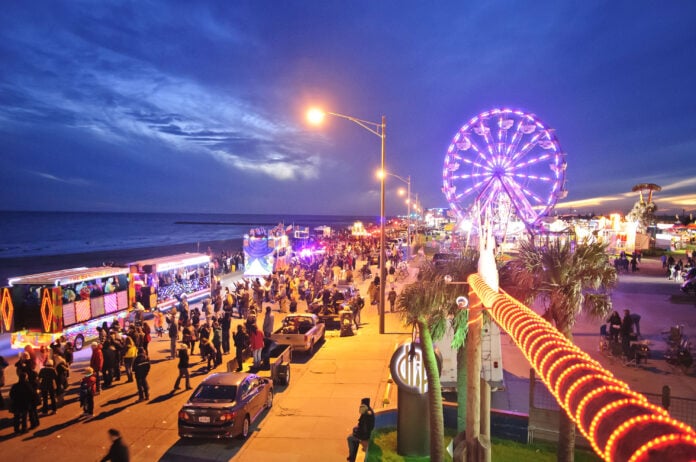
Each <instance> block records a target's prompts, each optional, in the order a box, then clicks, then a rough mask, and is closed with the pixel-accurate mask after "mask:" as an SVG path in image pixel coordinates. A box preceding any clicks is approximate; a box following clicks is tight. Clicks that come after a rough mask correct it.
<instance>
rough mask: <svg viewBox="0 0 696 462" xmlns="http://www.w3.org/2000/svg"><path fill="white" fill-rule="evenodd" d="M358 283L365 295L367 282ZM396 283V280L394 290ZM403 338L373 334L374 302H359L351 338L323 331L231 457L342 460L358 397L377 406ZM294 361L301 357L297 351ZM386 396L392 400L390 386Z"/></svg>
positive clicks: (391, 322) (396, 322)
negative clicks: (302, 364)
mask: <svg viewBox="0 0 696 462" xmlns="http://www.w3.org/2000/svg"><path fill="white" fill-rule="evenodd" d="M412 271H413V270H412ZM359 285H360V292H361V293H362V294H365V293H366V288H367V283H360V284H359ZM401 285H402V284H397V286H398V287H397V291H398V290H400V286H401ZM386 321H387V322H386V326H387V329H386V331H387V332H410V331H408V329H407V328H404V327H403V326H402V325H401V323H400V318H399V315H398V314H395V313H394V314H392V313H387V315H386ZM404 338H410V333H409V334H408V335H404V334H403V333H396V334H384V335H380V334H379V316H378V313H377V307H376V306H365V308H364V309H363V311H362V326H361V328H360V329H359V330H358V331H357V334H356V335H355V336H353V337H339V336H338V332H337V331H329V332H327V339H326V342H325V344H324V345H323V346H321V348H319V349H318V350H317V352H316V354H315V355H314V357H313V358H311V359H309V360H308V362H307V367H306V368H305V369H304V370H301V372H300V374H297V373H295V371H296V370H297V369H299V368H294V369H293V373H294V375H293V376H292V380H291V383H290V385H289V387H288V388H287V389H286V390H283V391H280V390H279V392H278V393H277V394H276V398H275V403H274V405H273V409H272V410H271V411H270V412H269V414H268V415H267V416H266V417H265V418H264V419H263V420H262V421H261V423H260V424H259V425H258V427H257V428H256V430H255V431H254V433H253V435H252V436H251V437H250V438H249V441H247V442H246V443H245V444H244V446H243V447H242V448H241V449H240V451H239V452H238V454H237V455H236V456H235V457H234V458H233V460H239V461H247V460H249V461H253V460H257V461H264V462H266V461H268V462H273V461H278V462H281V461H282V462H291V461H317V462H319V461H329V460H344V459H345V457H346V456H347V452H348V449H347V444H346V437H347V436H348V435H349V434H350V433H351V432H352V429H353V427H354V426H355V425H356V424H357V421H358V417H359V414H358V407H359V405H360V400H361V399H362V398H365V397H369V398H370V400H371V401H372V403H373V407H374V408H375V409H381V408H382V401H383V399H384V397H385V391H386V388H387V379H388V374H389V360H390V358H391V356H392V353H393V352H394V348H395V345H396V344H397V342H399V341H400V340H402V339H404ZM295 360H299V361H302V360H303V358H301V355H300V354H298V355H297V356H296V359H295ZM293 366H294V364H293ZM391 394H392V395H393V396H392V397H391V402H392V403H395V401H396V400H395V396H396V390H392V393H391ZM393 405H394V404H392V406H393Z"/></svg>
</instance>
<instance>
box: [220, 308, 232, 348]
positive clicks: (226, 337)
mask: <svg viewBox="0 0 696 462" xmlns="http://www.w3.org/2000/svg"><path fill="white" fill-rule="evenodd" d="M231 327H232V313H231V311H230V310H225V313H224V314H223V315H222V320H221V321H220V328H222V353H223V354H226V355H228V354H230V328H231Z"/></svg>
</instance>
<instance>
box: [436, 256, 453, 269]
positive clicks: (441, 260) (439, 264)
mask: <svg viewBox="0 0 696 462" xmlns="http://www.w3.org/2000/svg"><path fill="white" fill-rule="evenodd" d="M456 259H457V256H456V255H455V254H453V253H436V254H435V255H433V265H435V268H437V269H444V268H445V267H446V266H447V264H448V263H449V262H451V261H454V260H456Z"/></svg>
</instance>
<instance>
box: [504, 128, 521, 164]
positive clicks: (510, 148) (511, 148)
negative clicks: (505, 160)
mask: <svg viewBox="0 0 696 462" xmlns="http://www.w3.org/2000/svg"><path fill="white" fill-rule="evenodd" d="M521 139H522V120H520V121H519V122H517V129H516V130H515V133H514V134H513V135H512V140H510V143H509V144H508V145H507V148H506V149H505V155H506V156H510V154H511V153H513V152H515V151H517V146H519V144H520V140H521Z"/></svg>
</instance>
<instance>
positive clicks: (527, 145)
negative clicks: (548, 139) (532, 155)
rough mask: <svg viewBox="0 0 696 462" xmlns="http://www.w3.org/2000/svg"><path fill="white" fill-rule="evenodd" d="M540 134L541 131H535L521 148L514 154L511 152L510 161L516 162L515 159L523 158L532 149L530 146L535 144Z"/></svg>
mask: <svg viewBox="0 0 696 462" xmlns="http://www.w3.org/2000/svg"><path fill="white" fill-rule="evenodd" d="M540 136H541V133H536V134H534V136H533V137H532V139H531V140H529V141H527V142H526V143H525V144H524V145H523V146H522V149H520V150H519V151H517V152H516V153H515V154H513V156H512V158H511V159H510V162H511V163H514V162H516V161H517V160H519V159H521V158H523V157H524V156H526V155H527V153H528V152H529V151H531V150H532V148H533V147H534V146H535V145H536V143H537V141H539V137H540Z"/></svg>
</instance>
